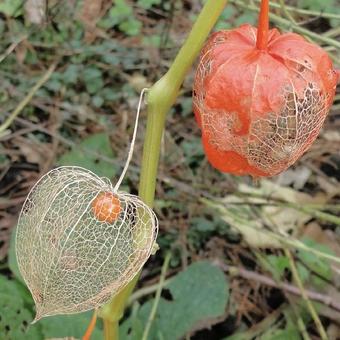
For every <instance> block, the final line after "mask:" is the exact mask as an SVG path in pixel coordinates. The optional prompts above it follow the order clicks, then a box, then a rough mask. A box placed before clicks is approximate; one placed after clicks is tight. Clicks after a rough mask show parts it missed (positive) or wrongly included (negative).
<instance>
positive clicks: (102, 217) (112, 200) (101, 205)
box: [92, 192, 122, 223]
mask: <svg viewBox="0 0 340 340" xmlns="http://www.w3.org/2000/svg"><path fill="white" fill-rule="evenodd" d="M92 211H93V214H94V215H95V216H96V218H97V220H98V221H101V222H108V223H113V222H114V221H115V220H116V219H117V218H118V216H119V214H120V212H121V211H122V207H121V204H120V201H119V198H118V197H117V196H116V195H115V194H113V193H111V192H102V193H100V194H99V195H98V196H97V197H96V198H95V200H94V201H93V203H92Z"/></svg>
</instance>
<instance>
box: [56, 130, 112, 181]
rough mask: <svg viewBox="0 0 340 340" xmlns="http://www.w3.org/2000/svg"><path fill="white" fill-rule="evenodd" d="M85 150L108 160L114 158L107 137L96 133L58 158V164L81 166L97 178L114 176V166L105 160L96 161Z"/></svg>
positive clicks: (94, 156)
mask: <svg viewBox="0 0 340 340" xmlns="http://www.w3.org/2000/svg"><path fill="white" fill-rule="evenodd" d="M84 150H85V151H84ZM86 150H90V151H92V152H95V153H97V154H100V155H102V156H106V157H108V158H113V157H114V155H113V152H112V149H111V146H110V141H109V136H108V135H107V134H106V133H98V134H95V135H92V136H90V137H88V138H86V139H84V140H83V141H82V142H81V143H80V144H79V146H75V147H73V148H72V150H71V151H69V152H67V153H65V154H64V155H62V156H61V157H60V158H59V161H58V163H59V164H60V165H76V166H81V167H84V168H86V169H88V170H91V171H93V172H94V173H95V174H97V175H98V176H105V177H108V178H111V177H112V176H113V175H114V174H115V172H116V167H115V166H113V165H112V164H111V163H109V162H107V161H105V160H102V159H97V157H96V155H94V154H93V153H90V152H86Z"/></svg>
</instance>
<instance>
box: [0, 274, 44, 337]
mask: <svg viewBox="0 0 340 340" xmlns="http://www.w3.org/2000/svg"><path fill="white" fill-rule="evenodd" d="M25 294H26V293H25V290H24V288H23V287H22V286H21V284H20V283H18V282H17V281H15V280H12V281H11V280H8V279H7V278H6V277H4V276H2V275H0V338H1V339H4V340H24V339H34V340H40V339H41V340H42V339H43V336H42V333H41V328H40V326H39V325H36V326H34V327H33V326H30V323H31V322H32V320H33V314H32V311H31V310H30V309H29V306H27V304H26V301H25V298H24V296H25Z"/></svg>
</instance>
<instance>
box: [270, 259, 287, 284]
mask: <svg viewBox="0 0 340 340" xmlns="http://www.w3.org/2000/svg"><path fill="white" fill-rule="evenodd" d="M266 259H267V261H268V266H269V267H268V268H267V269H268V270H269V271H270V272H271V273H273V275H274V276H275V278H276V279H277V280H279V279H281V278H282V276H283V274H284V271H285V270H286V269H289V268H290V264H289V259H288V257H286V256H275V255H268V256H266ZM266 265H267V263H266Z"/></svg>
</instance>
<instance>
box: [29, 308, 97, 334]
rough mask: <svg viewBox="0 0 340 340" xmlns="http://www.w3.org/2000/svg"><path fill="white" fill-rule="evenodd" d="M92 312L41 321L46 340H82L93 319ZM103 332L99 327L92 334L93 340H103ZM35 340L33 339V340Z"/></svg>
mask: <svg viewBox="0 0 340 340" xmlns="http://www.w3.org/2000/svg"><path fill="white" fill-rule="evenodd" d="M92 313H93V312H92V311H89V312H85V313H80V314H73V315H57V316H49V317H47V318H44V319H42V320H40V321H39V324H40V326H41V327H42V332H43V334H44V336H45V339H51V338H64V337H68V338H69V337H74V338H76V339H81V338H82V336H83V335H84V333H85V331H86V328H87V326H88V325H89V323H90V320H91V317H92ZM102 338H103V337H102V331H101V330H100V328H99V326H98V322H97V327H96V328H95V329H94V332H93V333H92V336H91V340H102ZM32 340H33V339H32Z"/></svg>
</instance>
